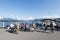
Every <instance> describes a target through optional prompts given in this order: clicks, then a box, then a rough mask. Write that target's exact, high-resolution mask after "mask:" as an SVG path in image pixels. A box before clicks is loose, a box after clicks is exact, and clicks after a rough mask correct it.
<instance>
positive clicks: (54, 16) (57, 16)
mask: <svg viewBox="0 0 60 40" xmlns="http://www.w3.org/2000/svg"><path fill="white" fill-rule="evenodd" d="M42 18H60V16H59V15H53V16H42Z"/></svg>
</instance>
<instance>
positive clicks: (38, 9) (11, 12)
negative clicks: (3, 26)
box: [0, 0, 60, 19]
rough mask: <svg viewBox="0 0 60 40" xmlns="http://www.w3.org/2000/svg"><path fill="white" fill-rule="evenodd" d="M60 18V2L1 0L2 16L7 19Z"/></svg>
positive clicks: (0, 13) (0, 10)
mask: <svg viewBox="0 0 60 40" xmlns="http://www.w3.org/2000/svg"><path fill="white" fill-rule="evenodd" d="M56 15H57V16H60V0H0V16H1V17H6V18H21V19H22V18H25V19H26V18H27V19H29V18H31V19H33V18H41V17H42V16H56Z"/></svg>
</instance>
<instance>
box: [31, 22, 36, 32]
mask: <svg viewBox="0 0 60 40" xmlns="http://www.w3.org/2000/svg"><path fill="white" fill-rule="evenodd" d="M34 27H35V24H34V23H33V22H32V24H31V28H30V31H32V32H33V31H34Z"/></svg>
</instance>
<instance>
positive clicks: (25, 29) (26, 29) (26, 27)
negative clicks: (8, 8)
mask: <svg viewBox="0 0 60 40" xmlns="http://www.w3.org/2000/svg"><path fill="white" fill-rule="evenodd" d="M24 31H28V24H27V22H26V23H25V25H24Z"/></svg>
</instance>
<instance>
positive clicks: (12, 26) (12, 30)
mask: <svg viewBox="0 0 60 40" xmlns="http://www.w3.org/2000/svg"><path fill="white" fill-rule="evenodd" d="M10 29H11V30H10V32H11V33H13V32H14V24H12V23H11V24H10Z"/></svg>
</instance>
